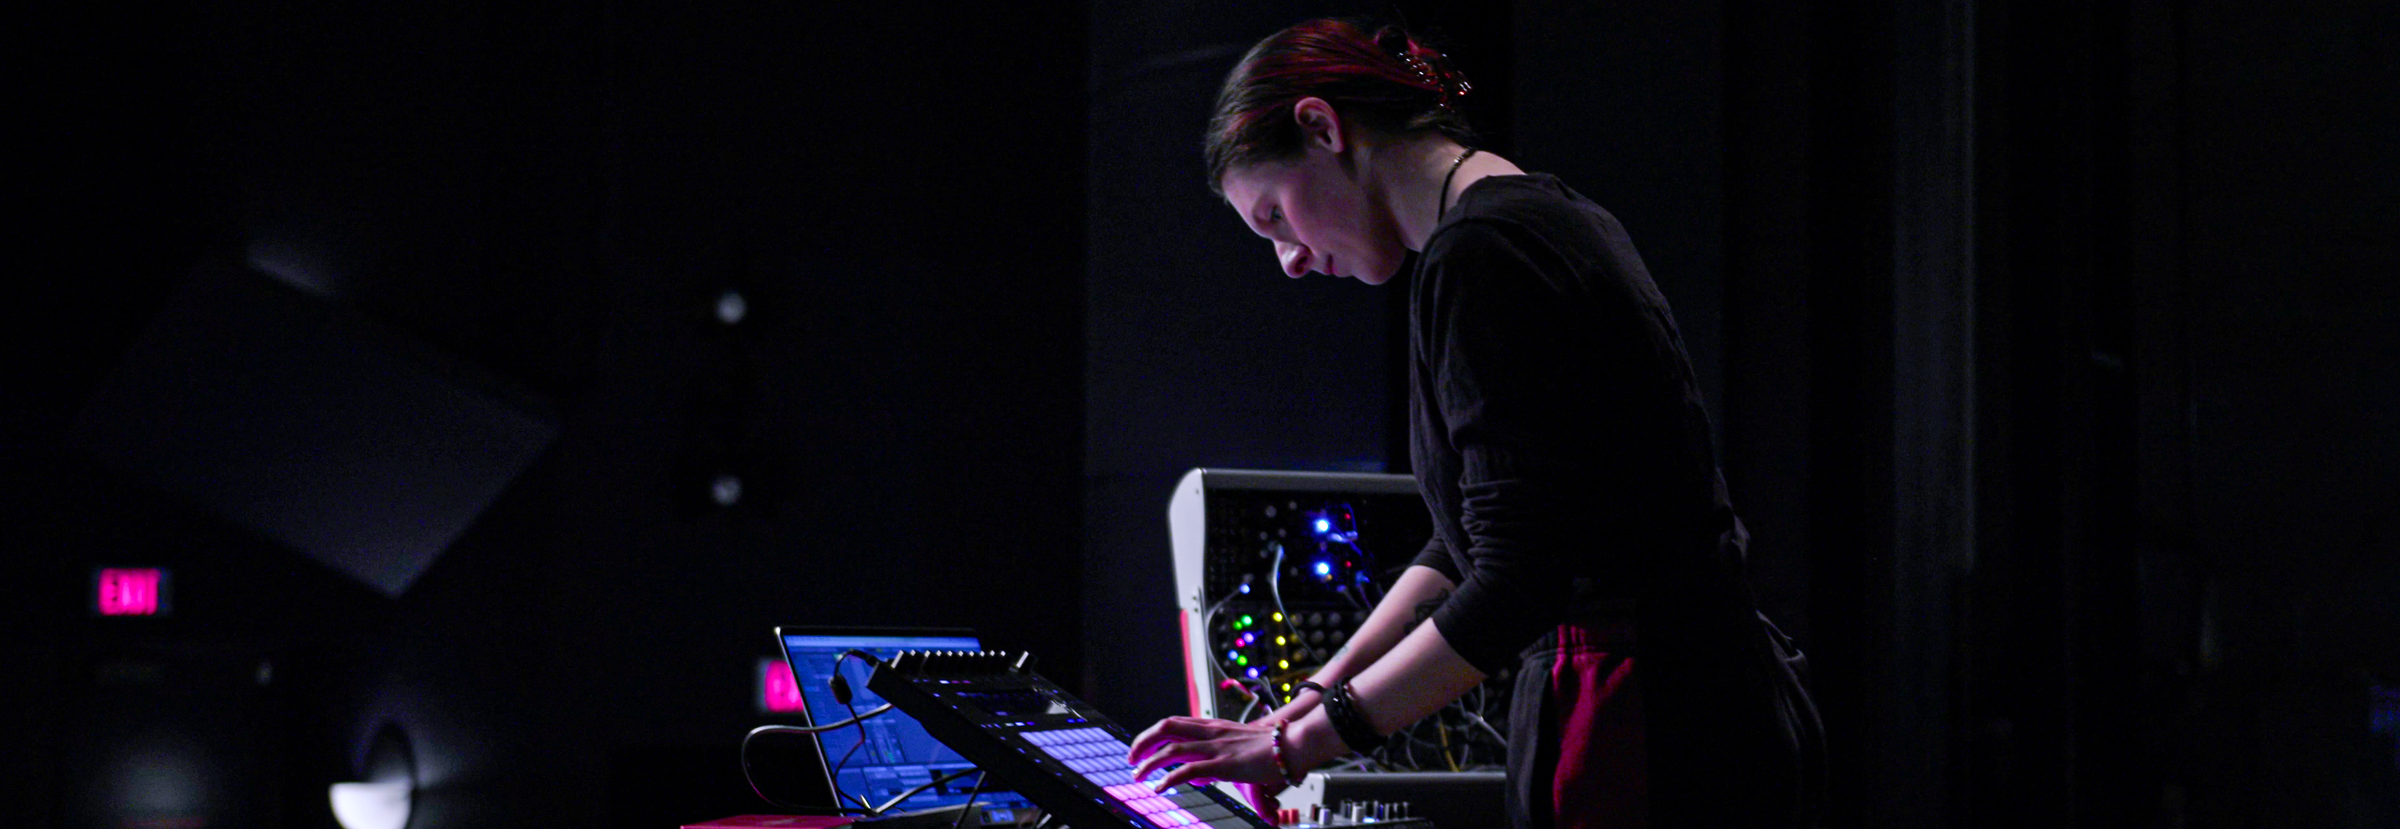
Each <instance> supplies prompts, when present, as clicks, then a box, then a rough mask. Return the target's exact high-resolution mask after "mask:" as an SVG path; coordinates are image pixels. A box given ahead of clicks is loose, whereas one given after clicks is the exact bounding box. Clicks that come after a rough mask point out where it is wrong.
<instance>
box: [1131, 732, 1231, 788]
mask: <svg viewBox="0 0 2400 829" xmlns="http://www.w3.org/2000/svg"><path fill="white" fill-rule="evenodd" d="M1216 749H1217V745H1216V743H1215V742H1214V741H1209V740H1198V741H1190V740H1186V741H1176V742H1171V743H1161V744H1159V745H1158V746H1157V747H1156V748H1155V749H1154V750H1153V751H1151V753H1150V756H1148V757H1144V758H1142V760H1141V762H1138V763H1135V764H1133V779H1135V780H1149V779H1150V775H1152V774H1156V773H1158V770H1159V769H1162V768H1166V767H1168V766H1171V765H1174V764H1176V763H1189V762H1192V761H1194V760H1201V759H1205V758H1207V757H1210V756H1212V755H1213V754H1214V753H1215V751H1216Z"/></svg>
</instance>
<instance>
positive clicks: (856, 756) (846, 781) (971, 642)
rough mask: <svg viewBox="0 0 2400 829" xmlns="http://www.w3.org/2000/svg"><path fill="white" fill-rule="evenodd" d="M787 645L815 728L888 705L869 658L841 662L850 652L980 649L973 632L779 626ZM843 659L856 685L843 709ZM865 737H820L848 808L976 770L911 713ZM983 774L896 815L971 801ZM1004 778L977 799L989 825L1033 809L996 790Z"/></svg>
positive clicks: (846, 733)
mask: <svg viewBox="0 0 2400 829" xmlns="http://www.w3.org/2000/svg"><path fill="white" fill-rule="evenodd" d="M775 634H776V638H778V639H780V640H782V643H783V655H784V658H785V659H786V660H787V661H789V662H790V663H791V665H792V677H793V678H794V679H796V680H798V681H799V685H800V699H801V702H802V703H803V704H804V705H805V706H806V708H807V714H808V720H809V722H810V723H812V724H816V723H832V722H840V721H842V720H845V719H848V718H849V717H850V714H851V710H852V709H856V710H857V711H859V712H861V713H864V712H866V711H868V710H871V709H874V708H877V707H880V706H882V705H883V700H882V699H881V698H879V697H877V696H875V694H874V692H872V691H868V690H867V674H868V672H869V668H870V666H869V665H868V664H867V663H866V661H864V660H861V659H857V658H851V659H841V655H842V653H843V652H844V651H849V650H861V651H866V652H867V653H871V654H874V655H875V658H877V659H889V658H891V657H892V655H894V654H897V653H899V652H901V651H923V650H980V649H982V644H981V643H980V642H979V641H978V640H977V639H976V638H975V636H974V634H971V633H968V632H966V631H959V630H928V631H844V630H838V629H830V628H789V627H782V628H776V629H775ZM837 660H839V661H840V662H841V672H842V675H843V676H844V677H847V678H848V680H849V684H850V693H851V696H850V705H848V706H844V705H842V704H841V703H840V702H839V701H836V700H835V699H834V698H833V688H832V686H831V685H830V682H831V680H832V679H833V672H834V662H835V661H837ZM861 725H863V726H864V727H865V732H866V740H865V742H864V743H861V742H860V739H859V732H860V729H859V728H857V727H851V728H841V729H836V730H833V731H828V732H825V733H823V734H819V735H817V748H818V751H819V752H820V753H822V754H823V756H824V758H825V768H826V771H827V773H828V776H829V777H830V778H831V779H832V782H833V785H834V790H835V791H836V792H839V793H840V795H837V797H838V796H841V795H847V796H849V797H851V798H856V800H850V801H848V802H845V803H843V804H842V805H844V806H849V807H852V808H856V807H858V805H859V804H858V802H857V801H858V800H864V801H866V803H867V805H870V806H881V805H883V803H884V801H887V800H890V799H892V798H894V797H898V796H899V795H900V793H901V792H904V791H907V790H909V789H911V788H914V787H916V786H919V785H923V784H924V783H925V782H926V781H929V780H932V779H933V778H935V777H939V776H941V775H944V774H949V773H951V772H956V771H961V770H964V769H970V768H974V767H975V764H973V763H969V762H967V761H966V759H965V758H963V757H960V756H959V755H958V752H955V751H951V750H950V748H949V747H948V746H944V745H942V744H941V742H940V741H938V740H935V739H934V738H933V735H931V734H927V733H925V727H924V726H922V725H919V724H917V721H916V720H915V719H912V718H910V717H909V716H908V715H907V714H903V713H900V712H899V711H898V710H893V711H889V712H886V713H884V714H883V715H881V716H877V717H875V718H873V719H869V720H867V721H866V722H864V723H862V724H861ZM979 776H980V775H967V776H965V777H962V778H959V779H958V780H956V781H953V782H950V783H945V784H942V785H939V786H935V787H933V788H931V789H927V790H925V791H924V792H921V793H919V794H917V795H916V796H914V797H910V798H909V799H908V800H906V801H903V802H902V803H900V804H899V805H897V806H894V807H893V809H894V810H895V811H909V812H913V811H918V810H922V809H933V808H938V807H942V806H955V805H958V804H961V803H965V802H967V798H968V796H969V794H970V792H972V790H973V789H974V786H975V782H976V778H977V777H979ZM997 785H998V781H996V780H995V781H993V783H992V785H991V786H986V787H985V788H984V790H983V791H982V792H981V793H980V794H976V795H975V803H976V804H977V806H978V811H981V812H983V813H984V814H985V816H986V820H985V822H987V823H991V822H1001V823H1005V822H1012V821H1014V820H1015V819H1016V818H1015V816H1014V815H1012V814H1010V813H1009V812H1010V811H1011V810H1025V809H1031V808H1032V806H1033V804H1032V803H1030V802H1028V801H1026V800H1025V799H1024V798H1022V797H1019V796H1017V795H1016V794H1015V793H1013V792H1008V791H1003V790H998V789H996V788H994V787H995V786H997Z"/></svg>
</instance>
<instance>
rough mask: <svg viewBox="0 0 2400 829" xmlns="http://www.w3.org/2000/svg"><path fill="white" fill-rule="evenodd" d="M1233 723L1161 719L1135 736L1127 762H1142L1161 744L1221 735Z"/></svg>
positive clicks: (1197, 719)
mask: <svg viewBox="0 0 2400 829" xmlns="http://www.w3.org/2000/svg"><path fill="white" fill-rule="evenodd" d="M1233 725H1236V723H1234V722H1233V721H1231V720H1210V719H1202V718H1200V717H1168V718H1166V719H1163V720H1159V721H1158V722H1157V723H1154V724H1152V725H1151V726H1150V727H1149V728H1146V729H1143V730H1142V733H1141V734H1138V735H1135V736H1134V738H1133V746H1132V749H1133V750H1131V751H1128V752H1126V754H1125V762H1128V763H1140V762H1141V761H1142V758H1143V757H1145V756H1148V755H1149V754H1150V753H1151V752H1154V751H1157V750H1158V749H1159V747H1160V746H1164V745H1168V744H1171V743H1186V742H1192V741H1194V740H1206V739H1210V738H1213V737H1217V736H1221V735H1223V734H1224V733H1225V732H1226V731H1228V730H1229V729H1228V728H1227V726H1233Z"/></svg>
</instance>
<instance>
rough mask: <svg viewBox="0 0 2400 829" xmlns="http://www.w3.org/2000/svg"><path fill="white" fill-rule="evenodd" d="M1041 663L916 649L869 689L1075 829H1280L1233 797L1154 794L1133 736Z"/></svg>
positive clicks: (1178, 790)
mask: <svg viewBox="0 0 2400 829" xmlns="http://www.w3.org/2000/svg"><path fill="white" fill-rule="evenodd" d="M1031 665H1032V656H1031V655H1030V654H1022V653H1008V652H988V651H909V652H904V653H901V654H899V655H897V656H894V657H893V658H892V659H891V660H889V661H887V662H884V663H883V664H881V665H878V666H876V668H875V671H874V673H872V674H869V675H868V677H867V688H868V690H871V691H874V692H875V693H876V694H877V695H879V696H881V697H883V699H884V700H885V701H886V702H890V703H891V704H893V705H894V706H897V707H898V708H899V709H900V710H901V712H903V713H906V714H908V715H909V716H911V717H914V718H916V720H917V722H919V723H921V724H923V725H924V726H925V730H926V731H927V732H928V733H930V734H932V735H933V737H934V739H937V740H940V741H942V744H943V745H946V746H949V747H950V748H951V750H953V751H956V752H958V753H959V755H960V756H963V757H965V758H967V759H968V760H970V761H972V762H974V763H975V765H976V766H978V767H980V768H982V769H983V770H984V771H986V772H989V773H991V774H996V775H999V777H1000V780H1001V782H1003V783H1005V784H1007V786H1008V787H1009V789H1010V790H1012V791H1015V792H1017V793H1018V794H1020V795H1023V796H1024V797H1025V799H1027V800H1031V801H1033V804H1034V805H1036V806H1040V807H1041V808H1042V810H1043V811H1045V812H1048V813H1049V814H1051V815H1052V816H1054V817H1056V818H1057V819H1058V820H1060V821H1062V822H1064V823H1065V824H1066V825H1068V826H1070V827H1074V829H1185V828H1186V827H1191V828H1192V829H1200V828H1201V827H1205V829H1274V825H1273V824H1270V823H1267V822H1266V821H1264V820H1262V819H1260V818H1259V816H1258V815H1257V814H1256V813H1254V812H1252V811H1250V809H1249V808H1248V807H1245V806H1241V805H1239V804H1237V803H1235V802H1234V801H1233V800H1232V799H1231V798H1229V797H1227V796H1226V795H1225V794H1224V793H1222V792H1219V791H1216V790H1215V789H1211V788H1206V787H1201V786H1174V787H1171V788H1168V789H1167V790H1165V791H1160V792H1153V791H1151V790H1150V786H1149V784H1146V783H1143V782H1141V781H1138V780H1135V779H1134V776H1133V774H1134V771H1133V766H1131V765H1129V764H1127V763H1126V762H1125V755H1126V754H1127V753H1128V752H1130V751H1131V750H1132V749H1131V747H1130V746H1129V743H1130V742H1131V740H1132V735H1131V734H1130V733H1128V732H1127V731H1126V730H1125V729H1124V728H1122V727H1120V726H1118V725H1117V724H1116V723H1115V722H1113V721H1111V720H1109V719H1108V717H1107V716H1106V715H1103V714H1101V713H1100V712H1099V711H1097V710H1095V709H1093V708H1092V707H1091V706H1089V705H1086V704H1084V703H1083V702H1082V701H1080V700H1077V699H1076V698H1074V697H1072V696H1069V695H1068V694H1067V693H1066V692H1065V691H1063V690H1060V689H1059V687H1058V686H1057V685H1056V684H1054V683H1052V682H1051V681H1050V680H1048V679H1045V678H1043V677H1042V676H1041V675H1040V674H1037V673H1034V672H1033V670H1032V667H1031Z"/></svg>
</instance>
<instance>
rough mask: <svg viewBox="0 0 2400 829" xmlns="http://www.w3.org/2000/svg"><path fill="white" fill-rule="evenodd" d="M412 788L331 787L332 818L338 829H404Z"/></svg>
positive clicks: (380, 785) (385, 785)
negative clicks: (339, 825) (337, 824)
mask: <svg viewBox="0 0 2400 829" xmlns="http://www.w3.org/2000/svg"><path fill="white" fill-rule="evenodd" d="M415 789H416V785H415V784H412V783H409V782H408V781H405V780H403V781H399V782H396V783H335V784H333V791H332V797H333V819H334V821H336V822H338V823H340V824H341V825H342V829H405V827H407V826H408V810H409V805H410V800H411V799H412V798H411V795H413V794H414V790H415Z"/></svg>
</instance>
